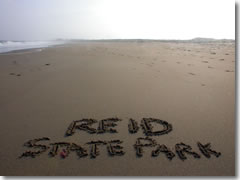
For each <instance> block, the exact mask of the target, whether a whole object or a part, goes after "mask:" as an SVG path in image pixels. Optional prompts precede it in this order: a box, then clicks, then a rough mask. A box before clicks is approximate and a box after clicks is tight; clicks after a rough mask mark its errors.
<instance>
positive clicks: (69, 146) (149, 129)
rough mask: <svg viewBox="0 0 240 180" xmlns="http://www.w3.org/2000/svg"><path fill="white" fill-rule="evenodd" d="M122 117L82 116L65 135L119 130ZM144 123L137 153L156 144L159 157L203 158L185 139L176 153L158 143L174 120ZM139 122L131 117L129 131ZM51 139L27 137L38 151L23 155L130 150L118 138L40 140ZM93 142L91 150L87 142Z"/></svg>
mask: <svg viewBox="0 0 240 180" xmlns="http://www.w3.org/2000/svg"><path fill="white" fill-rule="evenodd" d="M119 121H122V120H121V119H119V118H107V119H103V120H100V121H97V120H95V119H81V120H76V121H73V122H72V123H71V124H70V125H69V126H68V128H67V131H66V133H65V137H68V136H72V135H73V134H75V132H76V130H81V131H85V132H87V133H89V134H103V133H118V131H117V130H116V129H115V128H114V127H116V126H117V122H119ZM93 124H98V126H97V128H94V127H93ZM156 125H157V126H159V125H161V126H162V128H161V129H160V130H158V131H156V130H155V131H154V127H155V126H156ZM140 126H141V127H142V130H143V132H144V134H145V137H139V138H137V140H136V142H135V144H134V145H133V147H134V149H135V151H136V157H139V158H141V157H142V156H143V153H144V150H143V149H144V148H153V150H152V152H151V156H152V157H158V156H159V155H160V153H161V154H165V156H166V158H167V159H169V160H172V159H173V158H174V157H175V156H177V157H178V158H180V159H181V160H183V161H184V160H186V159H187V155H188V156H192V157H193V158H196V159H199V158H201V155H200V153H197V152H194V151H193V150H192V147H191V146H190V145H187V144H185V143H183V142H180V143H177V144H175V148H174V149H175V153H174V152H173V151H172V149H173V148H172V149H170V148H169V147H167V146H166V145H165V144H160V143H157V141H156V140H155V139H153V138H151V136H161V135H164V134H168V133H169V132H171V131H172V130H173V127H172V125H171V124H170V123H168V122H167V121H164V120H160V119H156V118H143V119H142V120H141V123H140ZM139 129H140V128H139V125H138V122H137V121H136V120H134V119H131V118H130V119H129V123H128V131H129V133H131V134H135V133H137V132H138V131H139ZM40 141H41V142H43V141H48V142H49V141H50V138H48V137H42V138H36V139H32V140H29V141H27V142H26V143H24V146H25V147H28V148H32V149H34V150H35V151H25V152H24V153H22V155H21V156H20V158H22V157H32V158H35V157H36V156H39V155H41V154H43V153H45V152H46V151H49V153H48V155H49V156H50V157H56V156H57V155H60V156H61V157H62V158H66V157H67V156H68V155H69V154H70V153H71V152H76V154H77V156H78V157H79V158H83V157H86V156H90V158H93V159H94V158H96V157H97V156H99V155H100V150H99V147H100V146H105V147H106V150H107V152H108V154H109V156H112V157H114V156H123V155H124V154H125V153H126V152H125V151H124V147H123V146H122V143H123V141H121V140H119V139H114V140H110V141H105V140H95V141H90V142H87V143H85V144H84V145H79V144H76V143H71V142H64V141H63V142H55V143H50V144H48V145H46V144H39V142H40ZM196 144H197V147H198V149H199V151H200V152H201V154H202V155H203V156H205V157H206V158H211V156H215V157H217V158H218V157H220V156H221V153H220V152H217V151H215V150H212V149H211V144H210V143H207V144H203V143H201V142H197V143H196ZM86 145H87V146H89V149H90V150H89V151H88V150H87V149H86V147H85V146H86Z"/></svg>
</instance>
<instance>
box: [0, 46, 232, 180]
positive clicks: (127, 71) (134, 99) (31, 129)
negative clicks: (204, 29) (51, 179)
mask: <svg viewBox="0 0 240 180" xmlns="http://www.w3.org/2000/svg"><path fill="white" fill-rule="evenodd" d="M234 48H235V44H232V43H174V42H141V43H136V42H82V43H76V44H68V45H65V46H63V47H51V48H46V49H43V50H42V51H24V52H22V53H21V51H20V52H17V53H16V52H14V53H5V54H0V84H1V85H0V99H1V100H0V119H1V126H0V143H1V151H0V174H1V175H3V176H6V175H11V176H13V175H44V176H47V175H66V176H68V175H77V176H81V175H82V176H85V175H92V176H99V175H111V176H126V175H128V176H130V175H134V176H143V175H144V176H185V175H191V176H198V175H204V176H212V175H214V176H222V175H224V176H232V175H235V49H234ZM110 117H118V118H121V119H122V121H121V122H117V124H118V126H116V127H115V128H116V129H117V131H118V133H115V134H114V133H104V134H88V133H87V132H84V131H80V130H76V133H75V134H74V135H72V136H69V137H65V132H66V130H67V128H68V126H69V124H70V123H71V122H72V121H74V120H79V119H82V118H94V119H96V120H101V119H104V118H110ZM144 117H152V118H158V119H161V120H164V121H167V122H168V123H171V124H172V127H173V130H172V131H171V132H169V133H168V134H164V135H161V136H153V137H152V138H153V139H155V140H156V141H157V143H158V144H165V145H166V146H167V147H169V148H170V149H171V150H172V151H173V152H174V153H175V154H176V152H175V144H177V143H180V142H184V143H185V144H188V145H190V146H191V147H192V148H193V150H194V152H196V153H198V154H199V155H200V156H201V158H200V159H195V158H193V156H191V155H186V156H187V159H186V160H185V161H182V160H181V159H179V157H178V156H177V154H176V156H175V158H173V159H172V160H171V161H169V160H168V159H167V158H166V156H165V155H164V154H163V153H160V155H159V156H158V157H151V151H152V150H153V149H154V148H152V147H146V148H144V154H143V156H142V157H140V158H139V157H136V151H135V149H134V146H133V145H134V144H135V141H136V139H137V138H138V137H145V135H144V133H143V131H142V129H141V128H140V129H139V131H138V132H137V133H136V134H130V133H129V132H128V120H129V118H133V119H135V120H136V121H137V122H138V124H140V121H141V119H142V118H144ZM93 127H94V128H97V127H98V125H97V124H94V125H93ZM40 137H49V138H50V139H51V140H50V142H49V143H54V142H59V141H67V142H74V143H76V144H79V145H82V146H84V147H85V148H86V149H87V150H88V151H89V150H90V149H89V146H88V145H85V143H86V142H88V141H91V140H113V139H119V140H122V141H123V143H122V144H121V145H122V146H123V147H124V151H125V152H126V153H125V154H124V155H123V156H116V157H110V156H109V155H108V153H107V149H106V146H104V145H102V146H100V148H99V150H100V155H99V156H97V157H96V158H95V159H91V158H90V157H89V156H88V157H85V158H78V156H77V155H76V153H75V152H71V153H70V155H69V156H68V157H67V158H65V159H61V158H60V157H59V155H58V156H56V157H49V156H48V152H49V151H47V152H45V153H43V154H42V155H40V156H38V157H36V158H30V157H27V158H20V159H19V158H18V157H19V156H20V155H21V154H22V153H23V152H24V151H26V150H30V149H29V148H26V147H24V146H23V144H24V143H25V142H26V141H28V140H30V139H34V138H40ZM198 141H200V142H201V143H203V144H206V143H209V142H210V143H211V146H212V149H213V150H216V151H218V152H221V156H220V157H219V158H216V157H215V156H212V157H211V158H210V159H208V158H206V157H205V156H204V155H203V154H202V153H201V152H200V151H199V149H198V146H197V142H198ZM49 143H47V142H44V143H43V144H49Z"/></svg>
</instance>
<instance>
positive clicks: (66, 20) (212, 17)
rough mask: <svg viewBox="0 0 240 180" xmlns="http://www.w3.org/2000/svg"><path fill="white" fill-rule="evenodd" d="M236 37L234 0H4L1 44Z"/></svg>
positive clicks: (0, 6) (0, 18)
mask: <svg viewBox="0 0 240 180" xmlns="http://www.w3.org/2000/svg"><path fill="white" fill-rule="evenodd" d="M194 37H209V38H229V39H234V37H235V1H234V0H0V40H49V39H56V38H66V39H70V38H78V39H108V38H111V39H118V38H121V39H124V38H128V39H129V38H130V39H131V38H141V39H191V38H194Z"/></svg>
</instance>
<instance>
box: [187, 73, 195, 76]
mask: <svg viewBox="0 0 240 180" xmlns="http://www.w3.org/2000/svg"><path fill="white" fill-rule="evenodd" d="M188 74H190V75H193V76H194V75H196V74H194V73H188Z"/></svg>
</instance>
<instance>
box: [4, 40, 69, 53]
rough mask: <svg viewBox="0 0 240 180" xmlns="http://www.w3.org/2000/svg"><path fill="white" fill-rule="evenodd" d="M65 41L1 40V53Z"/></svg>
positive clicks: (47, 45) (59, 43)
mask: <svg viewBox="0 0 240 180" xmlns="http://www.w3.org/2000/svg"><path fill="white" fill-rule="evenodd" d="M64 43H65V42H64V41H0V53H5V52H11V51H16V50H24V49H35V48H44V47H50V46H55V45H61V44H64Z"/></svg>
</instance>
